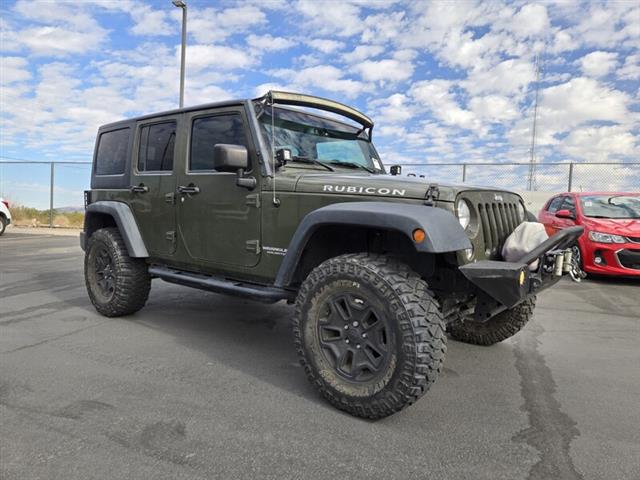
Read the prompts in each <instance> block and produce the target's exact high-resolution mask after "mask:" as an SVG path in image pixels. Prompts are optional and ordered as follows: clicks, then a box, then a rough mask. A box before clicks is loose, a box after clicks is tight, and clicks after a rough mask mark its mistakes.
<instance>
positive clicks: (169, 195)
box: [164, 192, 176, 205]
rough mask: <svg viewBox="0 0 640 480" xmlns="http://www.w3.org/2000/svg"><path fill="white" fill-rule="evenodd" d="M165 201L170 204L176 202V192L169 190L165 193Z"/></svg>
mask: <svg viewBox="0 0 640 480" xmlns="http://www.w3.org/2000/svg"><path fill="white" fill-rule="evenodd" d="M164 201H165V202H166V203H168V204H170V205H175V204H176V194H175V193H174V192H169V193H165V194H164Z"/></svg>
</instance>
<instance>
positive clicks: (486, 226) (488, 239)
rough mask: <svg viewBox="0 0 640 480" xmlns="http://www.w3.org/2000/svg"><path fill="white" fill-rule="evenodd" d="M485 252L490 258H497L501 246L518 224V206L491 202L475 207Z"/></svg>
mask: <svg viewBox="0 0 640 480" xmlns="http://www.w3.org/2000/svg"><path fill="white" fill-rule="evenodd" d="M477 209H478V215H479V216H480V227H481V228H482V238H483V240H484V245H485V250H486V252H487V255H488V256H489V257H490V258H498V257H499V256H500V250H501V249H502V245H503V244H504V242H505V240H506V239H507V237H508V236H509V235H511V232H513V231H514V230H515V229H516V227H517V226H518V225H519V224H520V220H519V219H518V205H517V204H515V203H504V202H492V203H479V204H478V205H477Z"/></svg>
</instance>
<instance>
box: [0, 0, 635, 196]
mask: <svg viewBox="0 0 640 480" xmlns="http://www.w3.org/2000/svg"><path fill="white" fill-rule="evenodd" d="M188 4H189V28H188V30H189V36H188V45H189V47H188V49H187V80H186V94H185V97H186V98H185V103H186V104H187V105H194V104H198V103H205V102H212V101H216V100H223V99H228V98H238V97H247V96H249V97H252V96H258V95H261V94H263V93H265V92H266V91H267V90H269V89H270V88H274V87H276V88H284V89H287V90H296V91H302V92H307V93H312V94H317V95H320V96H326V97H331V98H334V99H337V100H340V101H342V102H345V103H348V104H352V105H354V106H356V107H357V108H359V109H361V110H363V111H365V112H366V113H368V114H369V115H370V116H372V117H373V118H374V120H375V122H376V128H375V130H374V139H375V141H376V144H377V146H378V149H379V150H380V151H381V154H382V156H383V160H385V161H386V162H387V163H398V162H407V163H421V162H483V161H484V162H487V161H497V162H526V161H528V159H529V146H530V142H531V124H532V117H533V113H532V112H533V109H532V107H533V98H534V90H535V88H534V86H535V77H536V74H535V56H536V54H538V55H539V58H540V67H541V74H540V75H541V78H540V84H539V85H540V89H539V108H538V136H537V144H538V150H537V155H536V156H537V160H538V161H540V162H561V161H575V162H585V161H591V162H595V161H610V162H628V161H632V160H636V161H637V160H638V159H640V155H639V154H640V142H639V133H640V4H639V3H638V2H633V1H618V2H603V3H600V2H595V1H591V2H573V1H561V2H540V3H528V2H506V3H501V2H498V1H490V2H473V1H431V2H417V1H413V2H399V1H391V0H387V1H368V2H367V1H359V0H352V1H306V0H301V1H294V2H285V1H279V0H263V1H246V2H230V1H229V2H228V1H216V2H213V1H202V0H188ZM0 5H1V7H0V8H1V12H0V13H1V19H0V22H1V27H2V41H1V44H0V47H1V49H2V64H1V69H0V71H1V81H2V87H1V88H2V91H1V102H2V104H1V107H2V108H1V119H2V126H1V134H0V135H1V136H0V142H1V151H0V154H1V155H2V156H3V157H5V158H4V159H6V158H7V157H12V158H21V159H22V158H24V159H30V160H41V159H46V160H49V159H51V160H60V159H64V160H89V159H90V155H91V152H92V145H93V141H94V137H95V132H96V129H97V127H98V126H99V125H100V124H103V123H107V122H110V121H113V120H116V119H119V118H122V117H127V116H132V115H136V114H140V113H149V112H155V111H160V110H166V109H170V108H173V107H175V106H176V104H177V99H178V77H179V75H178V73H179V72H178V70H179V51H180V46H179V44H180V18H181V14H180V10H179V9H177V8H175V7H173V5H172V4H171V2H170V0H156V1H137V0H117V1H116V0H114V1H98V0H96V1H90V0H83V1H74V2H65V1H63V0H58V1H56V2H52V1H46V2H36V1H17V2H8V1H3V2H1V4H0ZM2 168H3V169H4V170H3V171H4V172H5V173H4V176H3V185H2V187H3V188H4V189H5V190H6V189H7V188H9V187H7V184H14V185H15V183H16V182H17V183H20V182H22V183H24V184H25V185H27V184H29V185H32V186H33V188H34V195H35V189H36V185H40V184H39V183H38V182H39V180H38V179H34V178H30V179H25V178H19V177H20V176H19V174H18V173H16V171H15V169H14V170H11V172H10V173H6V172H7V169H9V167H7V166H5V167H2ZM76 168H78V167H76ZM66 171H67V173H69V172H72V170H71V169H69V170H66ZM78 172H80V171H78ZM39 175H40V173H38V174H37V175H36V174H30V175H29V176H30V177H34V176H35V177H38V176H39ZM69 175H70V178H71V177H74V178H75V177H78V176H79V177H82V178H84V175H85V174H84V173H78V174H76V175H75V176H74V175H72V174H71V173H69ZM9 177H11V181H8V180H7V179H8V178H9ZM13 177H16V179H14V178H13ZM27 180H29V181H31V182H32V183H28V182H27ZM61 181H62V180H61ZM77 181H78V180H73V182H77ZM80 181H81V180H80ZM25 182H27V183H25ZM73 182H70V183H69V184H68V185H65V184H61V185H60V187H59V188H60V189H65V188H66V189H68V190H69V192H70V193H69V194H70V195H71V194H73V193H74V192H75V191H77V190H78V188H77V185H75V184H74V183H73ZM24 188H27V187H24ZM60 192H61V194H63V195H64V194H65V193H64V191H63V190H61V191H60ZM21 200H22V201H25V200H27V199H26V198H24V195H22V198H21ZM38 203H39V202H38ZM77 203H79V202H76V204H77Z"/></svg>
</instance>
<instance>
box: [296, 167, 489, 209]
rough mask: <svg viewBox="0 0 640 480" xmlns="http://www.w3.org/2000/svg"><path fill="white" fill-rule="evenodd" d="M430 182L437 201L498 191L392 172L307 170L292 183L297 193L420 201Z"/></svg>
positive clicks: (449, 200)
mask: <svg viewBox="0 0 640 480" xmlns="http://www.w3.org/2000/svg"><path fill="white" fill-rule="evenodd" d="M429 185H437V187H438V190H439V197H438V198H439V200H440V201H447V202H453V201H454V200H455V198H456V195H458V193H460V192H463V191H472V190H473V191H475V190H482V191H494V192H495V191H499V189H495V188H492V189H490V188H485V187H472V186H469V185H448V184H442V183H436V182H429V180H428V179H426V178H419V177H401V176H393V175H369V174H366V173H362V174H340V173H327V174H323V173H310V174H305V175H302V176H300V177H299V178H298V181H297V182H296V184H295V191H296V192H300V193H321V194H323V195H331V194H335V195H362V196H368V197H385V198H389V197H391V198H406V199H417V200H423V199H424V198H425V196H426V194H427V190H428V189H429Z"/></svg>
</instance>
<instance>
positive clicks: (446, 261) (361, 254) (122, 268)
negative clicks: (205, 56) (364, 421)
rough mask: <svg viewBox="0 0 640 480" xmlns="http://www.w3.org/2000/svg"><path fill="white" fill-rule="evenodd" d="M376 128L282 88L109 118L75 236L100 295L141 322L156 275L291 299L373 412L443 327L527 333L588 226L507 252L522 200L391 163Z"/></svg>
mask: <svg viewBox="0 0 640 480" xmlns="http://www.w3.org/2000/svg"><path fill="white" fill-rule="evenodd" d="M301 107H302V108H301ZM310 110H311V111H313V112H316V113H317V111H318V110H320V111H322V112H327V113H325V114H324V115H317V114H316V113H312V112H310ZM372 129H373V122H372V121H371V119H369V118H368V117H367V116H366V115H364V114H362V113H360V112H359V111H357V110H355V109H353V108H351V107H348V106H346V105H343V104H340V103H338V102H334V101H331V100H327V99H323V98H318V97H313V96H309V95H301V94H294V93H286V92H276V91H271V92H269V93H267V94H266V95H265V96H264V97H261V98H257V99H253V100H242V101H228V102H222V103H215V104H210V105H201V106H197V107H189V108H184V109H180V110H173V111H169V112H164V113H159V114H154V115H147V116H143V117H139V118H134V119H130V120H123V121H120V122H117V123H112V124H109V125H105V126H103V127H101V128H100V129H99V131H98V137H97V141H96V146H95V152H94V160H93V168H92V176H91V190H89V191H87V192H85V203H86V216H85V223H84V231H83V232H82V234H81V245H82V248H83V249H84V251H85V253H86V255H85V262H84V269H85V278H86V285H87V290H88V293H89V297H90V299H91V302H92V303H93V305H94V306H95V308H96V309H97V310H98V312H100V313H101V314H103V315H106V316H109V317H115V316H120V315H129V314H132V313H134V312H136V311H138V310H140V309H141V308H142V307H143V306H144V304H145V302H146V301H147V297H148V295H149V289H150V288H151V280H152V279H154V278H161V279H163V280H165V281H167V282H171V283H176V284H180V285H186V286H190V287H195V288H200V289H203V290H209V291H213V292H219V293H228V294H233V295H239V296H242V297H246V298H250V299H253V300H257V301H262V302H267V303H272V302H277V301H280V300H286V301H287V302H289V303H294V304H295V310H294V316H293V333H294V339H295V346H296V349H297V351H298V354H299V356H300V362H301V363H302V365H303V367H304V370H305V372H306V375H307V376H308V378H309V380H310V381H311V383H313V385H314V386H315V387H316V388H317V389H318V390H319V391H320V393H321V394H322V395H323V396H324V397H325V398H326V399H327V400H329V402H331V403H332V404H333V405H335V406H336V407H337V408H340V409H342V410H345V411H347V412H349V413H351V414H353V415H357V416H361V417H368V418H380V417H384V416H387V415H390V414H392V413H394V412H397V411H399V410H401V409H402V408H404V407H406V406H407V405H410V404H411V403H413V402H415V401H416V400H417V399H418V398H420V397H421V396H422V395H423V394H424V393H425V392H426V391H427V389H428V388H429V387H430V385H431V384H432V383H433V382H434V381H435V380H436V377H437V376H438V373H439V372H440V371H441V369H442V363H443V360H444V356H445V350H446V347H445V343H446V337H445V333H446V332H448V333H449V334H450V335H451V336H452V337H453V338H455V339H457V340H460V341H463V342H469V343H474V344H479V345H490V344H493V343H496V342H500V341H502V340H504V339H506V338H509V337H511V336H512V335H514V334H515V333H516V332H518V331H519V330H520V329H521V328H522V327H523V326H524V325H525V323H526V322H527V321H528V320H529V318H530V317H531V315H532V313H533V309H534V305H535V298H536V297H535V295H536V294H537V293H538V292H539V291H541V290H543V289H545V288H547V287H549V286H550V285H553V284H554V283H555V282H557V281H558V279H559V278H560V277H561V276H562V275H563V273H566V272H567V271H568V269H567V268H566V265H564V266H563V263H562V262H563V259H565V258H566V259H567V260H569V259H568V258H567V256H570V254H569V253H567V250H568V249H567V247H568V246H569V245H570V244H571V243H572V242H573V241H575V239H576V238H577V237H578V236H579V235H580V234H581V232H582V229H581V227H576V228H573V229H567V230H564V231H562V232H560V233H559V234H557V235H556V236H554V237H552V238H550V239H549V240H547V241H546V242H544V243H543V244H542V245H540V246H538V247H536V248H535V249H534V250H533V251H531V252H530V253H529V254H527V255H525V256H524V257H523V258H521V259H520V261H518V262H517V263H509V262H505V261H502V258H501V253H500V252H501V246H502V245H503V243H504V241H505V239H506V238H507V237H508V236H509V235H510V233H511V232H512V231H513V230H514V229H515V228H516V227H517V226H518V225H519V224H520V223H522V222H524V221H526V220H527V218H528V213H527V211H526V210H525V207H524V204H523V201H522V198H520V196H518V195H516V194H514V193H511V192H507V191H502V190H491V189H485V188H475V187H470V186H458V187H456V186H451V185H442V184H436V183H429V182H428V181H427V180H425V179H423V178H419V177H408V176H405V177H401V176H400V173H401V172H400V167H398V166H395V167H391V169H390V173H387V171H386V169H385V167H384V166H383V164H382V162H381V161H380V158H379V156H378V153H377V152H376V149H375V148H374V146H373V144H372V142H371V137H372ZM534 262H538V265H539V266H538V267H537V269H536V270H535V271H534V270H532V269H531V268H529V266H530V265H531V264H534ZM566 263H567V264H568V263H569V262H566Z"/></svg>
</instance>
